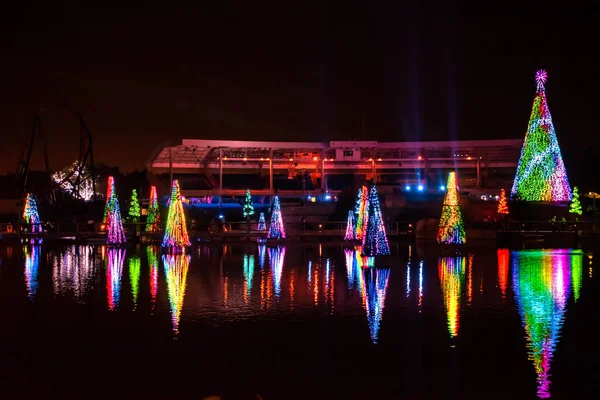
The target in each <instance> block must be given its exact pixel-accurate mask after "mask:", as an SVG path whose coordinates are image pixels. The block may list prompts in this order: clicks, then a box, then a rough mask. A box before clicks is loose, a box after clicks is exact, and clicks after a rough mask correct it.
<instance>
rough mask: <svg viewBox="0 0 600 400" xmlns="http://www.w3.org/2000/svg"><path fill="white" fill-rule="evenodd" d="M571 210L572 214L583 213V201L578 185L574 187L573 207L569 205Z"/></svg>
mask: <svg viewBox="0 0 600 400" xmlns="http://www.w3.org/2000/svg"><path fill="white" fill-rule="evenodd" d="M569 212H570V213H571V214H576V215H581V214H582V212H583V211H582V210H581V202H580V201H579V189H577V186H575V187H574V188H573V198H572V199H571V207H569Z"/></svg>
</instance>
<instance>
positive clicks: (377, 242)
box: [362, 185, 390, 257]
mask: <svg viewBox="0 0 600 400" xmlns="http://www.w3.org/2000/svg"><path fill="white" fill-rule="evenodd" d="M366 218H367V226H366V230H365V233H364V235H363V240H362V254H363V255H364V256H367V257H373V256H387V255H389V254H390V246H389V244H388V240H387V235H386V233H385V223H384V222H383V215H382V214H381V206H380V204H379V195H378V194H377V188H376V187H375V185H373V186H371V190H370V191H369V200H368V211H367V212H366Z"/></svg>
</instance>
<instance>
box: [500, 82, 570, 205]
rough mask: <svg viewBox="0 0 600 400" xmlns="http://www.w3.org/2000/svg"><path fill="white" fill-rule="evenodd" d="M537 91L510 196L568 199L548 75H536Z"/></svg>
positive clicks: (515, 197) (567, 185) (565, 172)
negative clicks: (547, 91) (552, 113)
mask: <svg viewBox="0 0 600 400" xmlns="http://www.w3.org/2000/svg"><path fill="white" fill-rule="evenodd" d="M535 79H536V82H537V91H536V95H535V99H534V101H533V108H532V110H531V116H530V118H529V126H528V128H527V133H526V134H525V141H524V142H523V148H522V149H521V158H520V159H519V165H518V167H517V173H516V175H515V180H514V183H513V187H512V190H511V197H512V198H514V199H517V200H523V201H546V202H548V201H569V200H571V187H570V186H569V180H568V179H567V171H566V169H565V165H564V162H563V159H562V156H561V152H560V147H559V145H558V139H557V138H556V132H555V131H554V124H553V123H552V116H551V115H550V110H549V108H548V102H547V100H546V89H545V87H544V84H545V83H546V80H547V79H548V74H547V73H546V71H544V70H539V71H538V72H537V73H536V76H535Z"/></svg>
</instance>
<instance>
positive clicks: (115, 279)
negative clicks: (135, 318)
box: [106, 248, 125, 311]
mask: <svg viewBox="0 0 600 400" xmlns="http://www.w3.org/2000/svg"><path fill="white" fill-rule="evenodd" d="M106 253H107V254H108V257H107V258H106V262H107V265H106V292H107V296H108V309H109V310H111V311H114V310H115V309H116V308H117V307H118V306H119V301H120V298H121V276H122V274H123V262H124V261H125V249H117V248H109V249H107V250H106Z"/></svg>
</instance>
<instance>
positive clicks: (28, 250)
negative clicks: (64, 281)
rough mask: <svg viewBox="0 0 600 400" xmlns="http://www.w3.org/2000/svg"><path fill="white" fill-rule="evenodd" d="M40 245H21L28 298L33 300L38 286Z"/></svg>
mask: <svg viewBox="0 0 600 400" xmlns="http://www.w3.org/2000/svg"><path fill="white" fill-rule="evenodd" d="M41 253H42V247H41V246H23V254H24V255H25V283H26V284H27V292H28V293H29V299H30V300H32V301H33V299H34V298H35V294H36V292H37V288H38V269H39V266H40V254H41Z"/></svg>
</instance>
